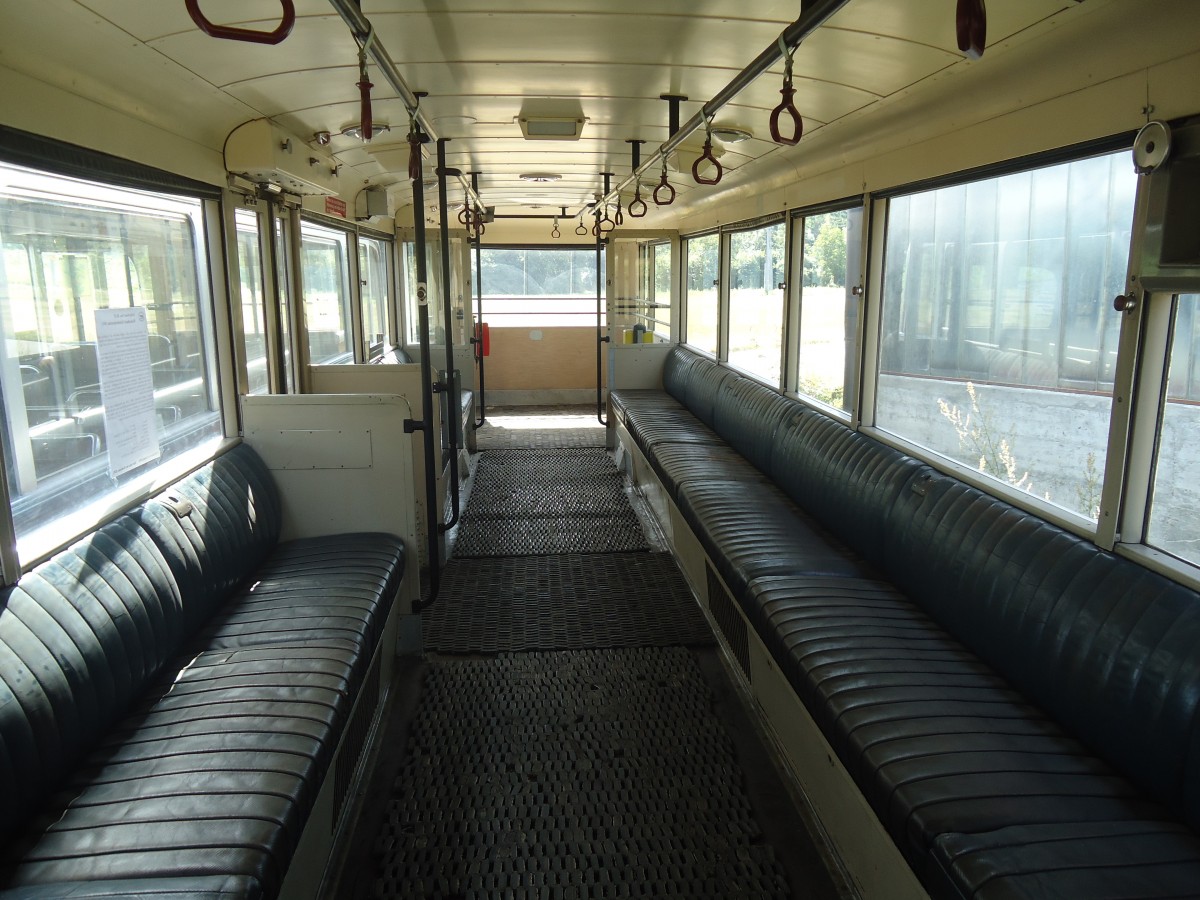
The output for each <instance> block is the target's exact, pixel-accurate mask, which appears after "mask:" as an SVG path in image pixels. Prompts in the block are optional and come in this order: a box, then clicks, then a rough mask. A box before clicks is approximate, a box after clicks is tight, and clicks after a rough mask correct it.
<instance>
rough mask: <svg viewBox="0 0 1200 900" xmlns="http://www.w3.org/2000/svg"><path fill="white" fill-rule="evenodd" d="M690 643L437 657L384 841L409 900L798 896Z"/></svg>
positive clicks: (383, 866) (395, 892)
mask: <svg viewBox="0 0 1200 900" xmlns="http://www.w3.org/2000/svg"><path fill="white" fill-rule="evenodd" d="M713 706H714V698H713V695H712V693H711V691H710V690H709V688H708V686H707V685H706V684H705V681H704V677H703V674H702V672H701V670H700V668H699V666H698V665H697V663H696V661H695V659H694V658H693V657H692V656H691V655H690V653H689V652H688V651H687V650H684V649H682V648H640V649H624V650H605V651H567V652H561V653H541V654H536V655H526V656H501V657H498V658H496V659H489V660H436V659H435V660H433V661H432V662H431V663H430V667H429V674H428V679H427V681H426V684H425V686H424V689H423V691H422V698H421V703H420V707H419V708H418V710H417V713H416V716H415V718H414V721H413V725H412V731H411V732H410V735H409V740H408V747H407V753H406V756H405V762H404V763H403V765H402V767H401V769H400V771H399V774H398V776H397V777H396V779H395V783H394V792H393V796H392V799H391V802H390V805H389V807H388V809H387V811H386V814H385V817H384V824H383V828H382V830H381V832H380V834H379V836H378V838H377V840H376V842H375V853H376V856H377V861H378V864H379V871H380V873H381V874H380V877H379V878H378V879H377V881H376V883H375V886H374V892H375V896H376V897H380V898H389V900H407V898H444V900H450V898H456V900H483V898H496V897H512V898H547V900H549V898H564V900H565V898H580V900H581V898H585V897H588V898H606V897H679V898H684V897H687V898H714V900H716V898H721V900H729V898H751V897H753V898H774V897H778V898H786V897H789V896H790V892H789V889H788V884H787V879H786V875H785V873H784V871H783V869H782V867H781V866H780V864H779V861H778V859H777V858H776V856H775V853H774V851H773V850H772V848H771V847H770V845H769V844H768V843H767V842H766V839H765V838H764V836H763V834H762V832H761V830H760V828H759V827H758V825H757V824H756V821H755V817H754V815H753V813H752V811H751V806H750V802H749V800H748V799H747V797H746V794H745V792H744V790H743V787H742V777H743V776H742V775H741V772H740V771H739V768H738V763H737V758H736V756H735V751H734V745H733V743H732V742H731V740H730V739H729V737H728V736H727V735H726V733H725V731H724V730H723V728H722V727H721V723H720V720H719V719H718V718H717V717H716V714H715V713H714V712H713Z"/></svg>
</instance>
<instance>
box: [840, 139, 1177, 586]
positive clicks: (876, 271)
mask: <svg viewBox="0 0 1200 900" xmlns="http://www.w3.org/2000/svg"><path fill="white" fill-rule="evenodd" d="M1132 140H1133V135H1132V133H1130V134H1126V135H1118V136H1113V137H1110V138H1106V139H1103V140H1100V141H1091V142H1087V143H1084V144H1077V145H1073V146H1071V147H1064V148H1059V149H1057V150H1054V151H1051V152H1049V153H1040V154H1034V155H1032V156H1028V157H1022V158H1019V159H1015V160H1007V161H1005V162H1003V163H999V164H995V165H989V166H981V167H977V168H974V169H969V170H964V171H960V172H955V173H950V174H947V175H944V176H939V177H937V178H934V179H927V180H924V181H920V182H914V183H911V184H907V185H899V186H895V187H891V188H888V189H887V190H885V191H879V192H876V193H875V194H874V195H873V197H872V202H871V218H870V221H869V223H867V224H866V225H865V227H864V231H865V232H866V233H868V234H869V235H870V238H869V245H868V249H867V251H866V252H867V256H868V261H869V266H868V268H867V270H866V272H865V275H866V281H867V285H866V292H865V293H866V297H867V308H866V315H865V316H864V319H865V321H864V323H863V327H864V329H865V330H864V341H863V349H862V350H861V351H860V359H861V361H862V369H861V375H860V384H861V385H862V398H861V401H860V404H859V415H858V417H857V422H856V423H855V424H857V427H858V429H859V430H861V431H862V432H863V433H864V434H867V435H869V436H870V437H873V438H875V439H876V440H878V441H880V442H881V443H883V444H886V445H888V446H891V447H894V448H896V449H898V450H900V451H902V452H904V453H906V454H908V455H909V456H912V457H913V458H914V459H917V460H919V461H921V462H923V463H925V464H927V465H929V466H931V467H933V468H935V469H937V470H939V471H942V472H945V473H947V474H950V475H952V476H953V477H955V478H957V479H959V480H960V481H963V482H965V483H967V484H970V485H972V486H973V487H976V488H978V489H979V490H981V491H984V492H985V493H987V494H990V495H992V496H996V497H999V498H1000V499H1003V500H1005V501H1006V502H1008V503H1011V504H1012V505H1013V506H1016V507H1018V508H1020V509H1025V510H1027V511H1029V512H1032V513H1034V514H1035V515H1037V516H1039V517H1041V518H1043V519H1045V520H1047V521H1049V522H1051V523H1053V524H1055V525H1057V526H1059V527H1060V528H1063V529H1064V530H1066V531H1069V532H1071V533H1073V534H1076V535H1078V536H1080V537H1082V538H1084V539H1086V540H1088V541H1091V542H1093V543H1095V544H1096V545H1097V546H1100V547H1101V548H1103V549H1117V550H1118V552H1123V553H1125V554H1126V555H1138V556H1140V557H1142V558H1145V551H1146V550H1148V549H1149V548H1146V546H1145V545H1144V544H1141V545H1139V547H1140V549H1138V550H1136V551H1134V550H1132V549H1131V548H1130V547H1129V546H1126V548H1125V549H1124V550H1123V551H1122V550H1121V549H1120V545H1118V546H1116V547H1114V545H1113V544H1112V543H1111V542H1110V541H1109V540H1108V538H1107V537H1106V524H1107V522H1108V520H1110V519H1112V520H1113V521H1115V516H1114V515H1112V514H1111V510H1112V506H1111V504H1112V503H1113V502H1121V501H1123V498H1124V497H1125V484H1126V480H1127V474H1126V471H1125V466H1124V451H1123V450H1122V451H1121V453H1119V454H1117V455H1116V456H1115V457H1114V454H1113V450H1114V448H1115V447H1116V445H1117V443H1118V442H1119V441H1120V440H1121V434H1120V433H1119V431H1120V430H1119V429H1117V428H1116V427H1115V426H1114V425H1113V424H1112V423H1113V422H1114V421H1115V419H1116V417H1117V415H1118V411H1119V410H1118V407H1120V406H1129V405H1130V404H1129V403H1127V402H1123V401H1122V400H1119V399H1118V391H1119V390H1120V380H1119V379H1120V371H1121V366H1125V367H1126V368H1127V369H1128V370H1129V377H1130V378H1131V379H1132V377H1133V375H1132V370H1133V368H1134V366H1135V364H1136V363H1137V354H1136V340H1137V338H1136V335H1135V336H1134V337H1133V338H1132V343H1131V338H1130V337H1129V336H1128V335H1127V334H1126V332H1127V331H1128V328H1127V327H1126V325H1124V324H1123V325H1122V337H1121V342H1120V346H1119V351H1118V361H1117V367H1118V374H1117V375H1116V378H1117V381H1116V383H1115V384H1114V390H1113V399H1112V409H1113V418H1110V425H1109V431H1108V434H1107V436H1106V441H1105V443H1104V448H1105V449H1106V451H1107V452H1108V456H1107V457H1106V461H1105V467H1104V469H1103V472H1102V479H1103V480H1102V484H1101V504H1100V506H1101V508H1100V516H1099V521H1098V522H1092V521H1091V520H1088V519H1085V518H1083V517H1082V516H1081V515H1077V514H1075V513H1074V512H1072V511H1071V510H1068V509H1066V508H1064V507H1062V506H1059V505H1057V504H1054V503H1052V502H1048V501H1046V500H1044V499H1042V498H1041V497H1039V496H1037V495H1035V494H1031V493H1029V492H1026V491H1023V490H1020V489H1017V488H1012V487H1010V486H1009V485H1007V484H1004V483H1003V482H1001V481H999V480H996V479H993V478H990V477H988V476H985V475H982V474H981V473H980V472H978V471H976V470H975V469H973V468H971V467H969V466H966V465H962V464H960V463H958V462H957V461H955V460H953V459H949V458H947V457H944V456H942V455H940V454H938V453H937V452H936V451H933V450H931V449H929V448H926V447H923V446H922V445H920V444H918V443H916V442H915V441H912V440H909V439H906V438H904V437H903V436H900V435H896V434H894V433H893V432H890V431H886V430H884V429H883V428H881V427H879V425H878V402H879V398H878V388H879V377H880V365H881V358H882V332H883V321H882V316H883V311H882V307H883V290H884V285H883V282H884V277H883V276H884V270H885V255H886V250H887V246H886V245H887V234H888V227H889V223H890V219H891V203H892V200H894V199H895V198H897V197H902V196H910V195H913V194H920V193H924V192H928V191H935V190H940V189H943V188H952V187H957V186H964V185H970V184H973V183H979V182H985V181H988V180H993V179H1000V178H1003V177H1005V176H1008V175H1013V174H1020V173H1025V172H1035V171H1037V170H1040V169H1049V168H1052V167H1054V166H1059V165H1064V164H1070V163H1073V162H1079V161H1083V160H1086V159H1090V158H1095V157H1102V156H1106V155H1115V154H1117V153H1119V152H1121V151H1123V150H1125V151H1127V150H1129V149H1130V148H1131V147H1132ZM1145 187H1146V186H1145V182H1144V180H1139V182H1138V184H1137V186H1136V189H1135V194H1134V209H1133V215H1132V220H1131V232H1130V233H1131V241H1130V248H1129V257H1128V260H1129V262H1128V265H1127V269H1128V275H1127V283H1133V282H1130V281H1129V280H1128V279H1130V278H1133V277H1134V271H1135V266H1136V265H1137V264H1138V259H1137V257H1138V247H1139V241H1140V237H1141V234H1142V232H1143V231H1144V204H1145V197H1144V194H1145ZM1127 345H1128V346H1127ZM1113 498H1119V499H1118V500H1114V499H1113ZM1114 530H1115V529H1114ZM1156 552H1157V551H1156ZM1197 576H1198V577H1197V579H1196V584H1197V585H1200V570H1198V572H1197ZM1172 577H1178V576H1175V575H1173V576H1172Z"/></svg>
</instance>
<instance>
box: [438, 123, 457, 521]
mask: <svg viewBox="0 0 1200 900" xmlns="http://www.w3.org/2000/svg"><path fill="white" fill-rule="evenodd" d="M448 140H449V138H438V142H437V163H438V167H437V177H438V209H439V215H440V218H441V239H442V327H443V329H444V330H445V332H446V381H447V382H448V383H447V384H446V386H445V390H447V391H449V393H450V402H449V403H447V404H446V406H447V413H448V414H449V415H448V416H447V419H448V421H447V422H446V427H447V428H449V429H450V503H451V507H450V521H449V522H440V523H438V529H439V530H440V531H442V532H443V533H445V532H447V531H449V530H450V529H451V528H453V527H454V526H455V525H457V524H458V517H459V507H460V501H459V495H458V429H459V426H460V423H461V422H462V398H461V394H460V393H459V385H458V377H457V376H456V375H455V372H454V319H453V314H452V313H451V311H450V252H449V250H450V213H449V200H448V199H447V196H446V176H447V175H451V174H454V175H461V174H462V173H461V172H460V171H459V170H458V169H447V168H446V142H447V141H448Z"/></svg>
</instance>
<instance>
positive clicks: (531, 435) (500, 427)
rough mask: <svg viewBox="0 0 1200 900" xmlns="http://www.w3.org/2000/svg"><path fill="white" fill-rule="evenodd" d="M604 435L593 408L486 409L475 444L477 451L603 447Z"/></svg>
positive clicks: (536, 407)
mask: <svg viewBox="0 0 1200 900" xmlns="http://www.w3.org/2000/svg"><path fill="white" fill-rule="evenodd" d="M604 432H605V429H604V426H603V425H601V424H600V422H599V421H598V420H597V419H596V411H595V409H594V408H592V407H581V406H559V407H544V406H541V407H539V406H534V407H505V408H497V409H489V410H488V413H487V420H486V421H485V422H484V424H483V427H482V428H479V429H476V431H475V442H476V446H477V447H478V449H479V450H501V449H509V448H519V447H536V448H540V449H547V448H560V447H603V446H604V442H605V433H604Z"/></svg>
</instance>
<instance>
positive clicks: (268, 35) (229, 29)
mask: <svg viewBox="0 0 1200 900" xmlns="http://www.w3.org/2000/svg"><path fill="white" fill-rule="evenodd" d="M184 3H185V5H186V6H187V11H188V15H190V16H191V17H192V21H193V22H195V23H196V25H197V26H198V27H199V28H200V30H201V31H203V32H204V33H205V34H207V35H208V36H209V37H214V38H220V39H221V40H225V41H246V42H247V43H251V44H272V45H274V44H281V43H283V41H284V40H286V39H287V36H288V35H289V34H291V33H292V28H293V27H294V26H295V24H296V6H295V4H294V3H293V2H292V0H282V4H283V19H282V20H281V21H280V23H279V27H278V28H276V29H275V30H274V31H255V30H254V29H253V28H235V27H233V26H231V25H214V24H213V23H212V22H210V21H209V20H208V17H207V16H205V15H204V13H203V12H202V11H201V10H200V0H184Z"/></svg>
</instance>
